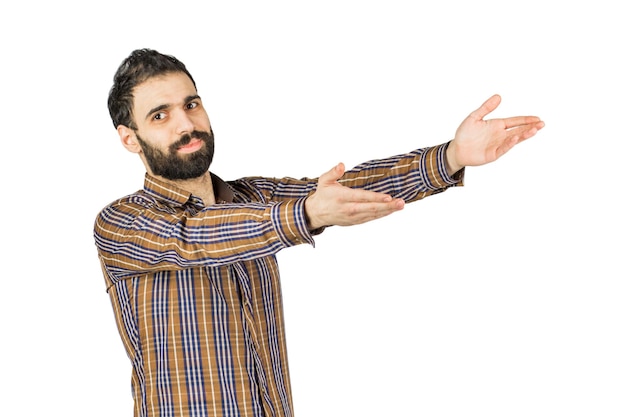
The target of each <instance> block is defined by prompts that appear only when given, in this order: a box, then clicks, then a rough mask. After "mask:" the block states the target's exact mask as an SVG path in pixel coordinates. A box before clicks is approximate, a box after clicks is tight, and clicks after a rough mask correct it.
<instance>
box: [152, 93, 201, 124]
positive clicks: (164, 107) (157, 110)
mask: <svg viewBox="0 0 626 417" xmlns="http://www.w3.org/2000/svg"><path fill="white" fill-rule="evenodd" d="M197 99H200V96H199V95H197V94H194V95H191V96H187V97H185V100H184V103H185V104H187V103H189V102H190V101H193V100H197ZM170 107H172V105H171V104H161V105H160V106H156V107H155V108H153V109H150V111H148V113H146V119H148V118H149V117H150V116H151V115H153V114H154V113H156V112H159V111H161V110H166V109H169V108H170Z"/></svg>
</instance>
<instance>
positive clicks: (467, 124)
mask: <svg viewBox="0 0 626 417" xmlns="http://www.w3.org/2000/svg"><path fill="white" fill-rule="evenodd" d="M501 100H502V99H501V98H500V96H499V95H497V94H496V95H493V96H492V97H491V98H489V99H488V100H487V101H485V102H484V103H483V105H482V106H480V108H478V109H477V110H475V111H473V112H472V113H471V114H470V115H469V116H467V118H466V119H465V120H463V123H461V125H460V126H459V128H458V129H457V131H456V134H455V136H454V139H453V140H452V141H451V142H450V145H449V146H448V151H447V162H448V170H449V173H450V174H453V173H455V172H457V171H458V170H460V169H461V168H463V167H465V166H478V165H484V164H488V163H489V162H493V161H495V160H496V159H498V158H500V157H501V156H502V155H504V154H505V153H507V152H508V151H510V150H511V148H513V147H514V146H515V145H517V144H518V143H520V142H522V141H524V140H526V139H529V138H531V137H533V136H534V135H535V134H536V133H537V132H538V131H539V130H540V129H542V128H543V127H544V123H543V122H542V121H541V119H539V118H538V117H536V116H516V117H509V118H506V119H491V120H483V118H484V117H485V116H487V115H488V114H489V113H491V112H492V111H494V110H495V109H496V108H497V107H498V105H499V104H500V101H501Z"/></svg>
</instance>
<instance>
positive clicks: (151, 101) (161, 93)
mask: <svg viewBox="0 0 626 417" xmlns="http://www.w3.org/2000/svg"><path fill="white" fill-rule="evenodd" d="M195 94H197V92H196V88H195V87H194V85H193V82H192V81H191V79H190V78H189V77H188V76H187V74H185V73H182V72H172V73H168V74H163V75H159V76H156V77H151V78H148V79H147V80H146V81H144V82H142V83H141V84H139V85H137V86H136V87H135V88H134V89H133V97H134V100H133V101H134V103H133V113H135V115H139V116H140V117H141V116H142V115H144V114H145V113H146V112H147V111H149V110H150V109H152V108H155V107H158V106H163V105H168V106H171V105H176V104H184V101H185V99H186V98H187V97H190V96H193V95H195Z"/></svg>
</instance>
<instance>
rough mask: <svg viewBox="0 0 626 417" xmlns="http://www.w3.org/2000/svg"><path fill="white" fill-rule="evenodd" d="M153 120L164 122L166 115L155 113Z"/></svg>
mask: <svg viewBox="0 0 626 417" xmlns="http://www.w3.org/2000/svg"><path fill="white" fill-rule="evenodd" d="M152 119H153V120H163V119H165V113H164V112H159V113H155V114H154V116H152Z"/></svg>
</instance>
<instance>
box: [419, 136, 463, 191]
mask: <svg viewBox="0 0 626 417" xmlns="http://www.w3.org/2000/svg"><path fill="white" fill-rule="evenodd" d="M449 144H450V142H446V143H444V144H443V145H439V146H433V147H432V148H429V149H427V150H426V151H425V152H424V153H422V156H421V161H420V170H421V176H422V179H423V180H424V184H425V185H426V187H427V188H429V189H431V190H439V189H442V188H448V187H450V186H461V185H463V178H464V177H465V168H461V169H460V170H459V171H457V172H456V173H455V174H454V175H450V174H449V173H448V170H447V169H446V150H447V149H448V145H449Z"/></svg>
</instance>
